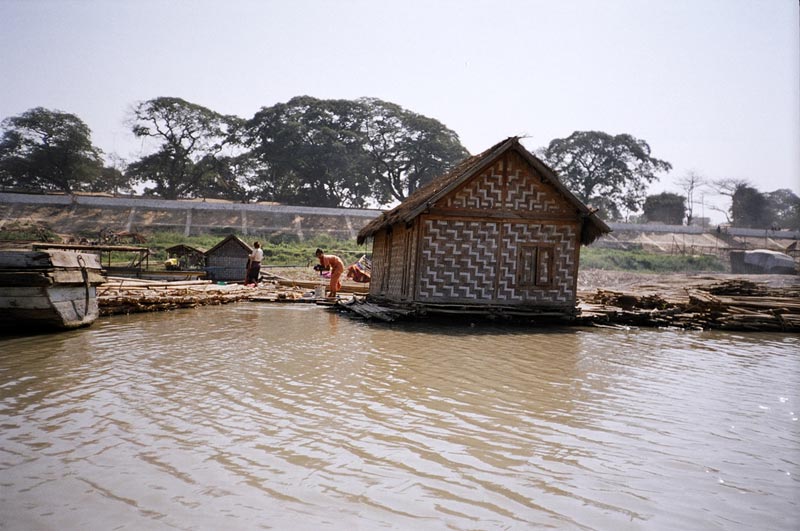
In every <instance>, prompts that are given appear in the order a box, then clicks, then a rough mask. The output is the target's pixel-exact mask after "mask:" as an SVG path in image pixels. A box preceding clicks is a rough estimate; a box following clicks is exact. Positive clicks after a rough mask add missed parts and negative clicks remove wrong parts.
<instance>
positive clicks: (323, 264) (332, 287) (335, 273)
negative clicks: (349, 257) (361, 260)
mask: <svg viewBox="0 0 800 531" xmlns="http://www.w3.org/2000/svg"><path fill="white" fill-rule="evenodd" d="M314 255H315V256H316V257H317V258H318V259H319V265H320V268H321V269H322V270H324V271H327V270H328V269H330V270H331V282H330V284H329V285H328V291H329V292H330V295H329V296H330V297H335V296H336V292H338V291H339V290H340V289H342V281H341V280H340V279H341V278H342V273H344V262H342V259H341V258H339V257H338V256H336V255H334V254H325V252H324V251H323V250H322V249H317V250H316V252H315V253H314Z"/></svg>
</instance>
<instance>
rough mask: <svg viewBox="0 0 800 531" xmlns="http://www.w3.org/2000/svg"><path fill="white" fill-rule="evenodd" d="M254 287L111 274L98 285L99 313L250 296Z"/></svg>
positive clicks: (170, 307) (188, 305)
mask: <svg viewBox="0 0 800 531" xmlns="http://www.w3.org/2000/svg"><path fill="white" fill-rule="evenodd" d="M252 296H253V288H248V287H245V286H242V285H240V284H214V283H212V282H211V281H210V280H187V281H178V282H158V281H149V280H141V279H132V278H123V277H108V279H107V281H106V282H105V283H104V284H101V285H100V286H98V288H97V302H98V305H99V306H100V315H114V314H125V313H137V312H154V311H165V310H174V309H177V308H193V307H195V306H202V305H209V304H226V303H229V302H236V301H240V300H245V299H249V298H250V297H252Z"/></svg>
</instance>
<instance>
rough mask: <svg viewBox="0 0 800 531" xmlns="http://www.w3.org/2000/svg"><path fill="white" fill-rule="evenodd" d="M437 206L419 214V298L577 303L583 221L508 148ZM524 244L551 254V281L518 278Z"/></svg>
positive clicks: (503, 302) (458, 300)
mask: <svg viewBox="0 0 800 531" xmlns="http://www.w3.org/2000/svg"><path fill="white" fill-rule="evenodd" d="M436 209H438V210H436ZM434 210H436V215H429V216H423V217H422V221H421V235H420V238H419V245H420V251H419V255H418V263H419V270H418V271H417V272H416V278H417V283H416V293H415V298H416V299H417V300H419V301H420V302H443V303H456V302H458V303H465V302H468V303H471V304H472V303H474V304H502V305H528V306H530V305H534V306H557V307H561V306H570V305H574V303H575V298H576V285H577V271H578V263H577V261H578V260H577V259H578V250H579V248H578V245H579V244H578V241H579V227H580V223H579V220H578V219H577V216H575V210H574V208H573V207H572V206H571V205H570V204H569V203H568V202H567V201H566V200H565V199H564V198H563V197H562V196H561V195H560V194H559V193H558V191H557V190H556V189H555V188H554V187H553V186H552V185H550V184H549V183H547V182H546V181H543V179H541V177H540V176H539V175H538V174H537V173H536V171H535V170H534V168H533V167H531V166H530V164H528V162H527V161H526V160H525V159H523V158H522V157H521V156H520V155H518V154H517V153H508V154H506V155H505V157H503V158H501V159H499V160H497V161H496V162H495V163H494V164H493V165H492V166H490V167H489V168H487V169H486V170H484V171H483V172H482V173H481V174H479V175H477V176H475V177H474V178H472V179H470V180H469V181H467V182H466V183H465V184H464V185H463V186H462V187H460V188H459V189H457V190H455V191H454V192H453V193H451V194H450V195H448V196H446V197H444V198H442V199H441V200H440V201H439V202H438V203H437V204H436V205H435V206H434ZM570 218H572V219H570ZM522 246H527V247H528V248H531V247H543V248H546V249H547V250H548V252H550V253H552V256H551V259H552V264H551V265H552V272H551V276H552V282H551V283H548V284H547V285H524V284H522V283H521V282H520V273H521V271H519V269H520V267H521V266H520V263H521V262H520V253H521V252H522V250H521V248H522Z"/></svg>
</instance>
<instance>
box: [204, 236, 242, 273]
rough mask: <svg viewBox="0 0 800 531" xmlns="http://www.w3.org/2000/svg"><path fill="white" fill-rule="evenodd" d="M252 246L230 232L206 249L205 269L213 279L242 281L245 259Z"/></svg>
mask: <svg viewBox="0 0 800 531" xmlns="http://www.w3.org/2000/svg"><path fill="white" fill-rule="evenodd" d="M252 252H253V248H252V247H250V246H249V245H248V244H247V243H245V241H244V240H242V239H241V238H239V237H238V236H236V235H235V234H231V235H229V236H227V237H226V238H225V239H224V240H222V241H221V242H219V243H218V244H216V245H215V246H214V247H212V248H211V249H209V250H208V251H206V256H205V261H206V265H205V270H206V274H207V275H208V278H210V279H211V280H214V281H225V282H243V281H244V277H245V274H246V273H247V260H248V256H249V255H250V253H252Z"/></svg>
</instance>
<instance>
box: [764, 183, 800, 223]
mask: <svg viewBox="0 0 800 531" xmlns="http://www.w3.org/2000/svg"><path fill="white" fill-rule="evenodd" d="M766 198H767V203H768V204H769V209H770V211H771V212H772V223H773V224H774V225H775V226H776V227H779V228H783V229H791V230H800V197H798V196H797V194H795V193H794V192H792V191H791V190H789V189H788V188H781V189H780V190H775V191H774V192H769V193H767V194H766Z"/></svg>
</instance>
